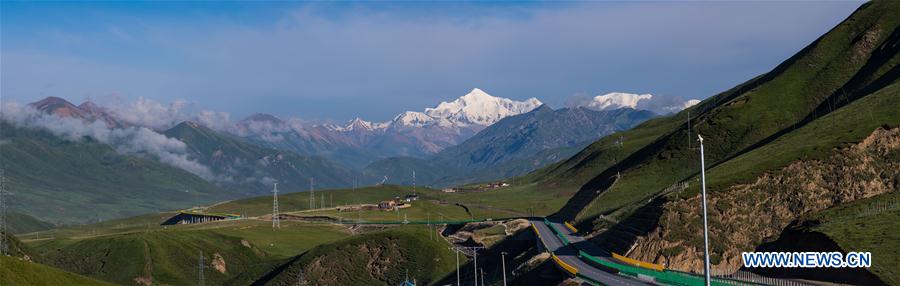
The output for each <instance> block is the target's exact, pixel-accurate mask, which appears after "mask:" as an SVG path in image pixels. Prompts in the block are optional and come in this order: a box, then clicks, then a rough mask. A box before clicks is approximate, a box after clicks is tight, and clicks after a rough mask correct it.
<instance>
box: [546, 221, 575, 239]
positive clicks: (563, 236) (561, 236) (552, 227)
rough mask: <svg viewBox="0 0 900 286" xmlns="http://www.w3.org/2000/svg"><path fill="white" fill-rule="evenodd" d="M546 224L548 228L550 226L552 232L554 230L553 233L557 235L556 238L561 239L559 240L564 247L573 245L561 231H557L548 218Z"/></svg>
mask: <svg viewBox="0 0 900 286" xmlns="http://www.w3.org/2000/svg"><path fill="white" fill-rule="evenodd" d="M544 223H545V224H547V226H549V227H550V229H551V230H553V233H555V234H556V237H559V239H560V240H562V242H563V245H569V244H571V243H570V242H569V239H568V238H566V235H565V234H563V233H562V232H561V231H559V229H557V228H556V227H555V226H553V224H552V223H550V221H548V220H547V219H546V218H545V219H544Z"/></svg>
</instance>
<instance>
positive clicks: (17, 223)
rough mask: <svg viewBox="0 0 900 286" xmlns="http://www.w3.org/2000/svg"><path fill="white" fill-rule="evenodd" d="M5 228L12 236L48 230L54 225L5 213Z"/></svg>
mask: <svg viewBox="0 0 900 286" xmlns="http://www.w3.org/2000/svg"><path fill="white" fill-rule="evenodd" d="M6 224H7V225H6V227H7V229H9V232H10V233H12V234H20V233H28V232H35V231H42V230H48V229H51V228H53V227H54V226H55V225H53V224H52V223H49V222H46V221H42V220H39V219H37V218H34V217H32V216H30V215H27V214H23V213H18V212H15V211H7V212H6Z"/></svg>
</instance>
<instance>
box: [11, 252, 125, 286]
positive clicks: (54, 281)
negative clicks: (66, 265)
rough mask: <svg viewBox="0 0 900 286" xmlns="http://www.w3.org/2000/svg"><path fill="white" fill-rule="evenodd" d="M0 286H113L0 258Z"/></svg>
mask: <svg viewBox="0 0 900 286" xmlns="http://www.w3.org/2000/svg"><path fill="white" fill-rule="evenodd" d="M0 285H34V286H44V285H46V286H53V285H85V286H92V285H115V284H112V283H108V282H103V281H99V280H96V279H92V278H88V277H84V276H81V275H78V274H74V273H69V272H65V271H62V270H59V269H56V268H53V267H49V266H46V265H42V264H37V263H34V262H28V261H24V260H20V259H17V258H13V257H9V256H0Z"/></svg>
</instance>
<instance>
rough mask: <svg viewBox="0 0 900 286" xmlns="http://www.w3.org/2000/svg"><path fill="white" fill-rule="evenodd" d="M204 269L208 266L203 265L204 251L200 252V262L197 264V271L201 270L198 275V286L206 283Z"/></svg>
mask: <svg viewBox="0 0 900 286" xmlns="http://www.w3.org/2000/svg"><path fill="white" fill-rule="evenodd" d="M204 267H206V266H205V265H203V251H202V250H201V251H200V260H199V261H198V263H197V269H199V271H198V273H197V285H198V286H203V283H204V281H203V280H204V279H203V268H204Z"/></svg>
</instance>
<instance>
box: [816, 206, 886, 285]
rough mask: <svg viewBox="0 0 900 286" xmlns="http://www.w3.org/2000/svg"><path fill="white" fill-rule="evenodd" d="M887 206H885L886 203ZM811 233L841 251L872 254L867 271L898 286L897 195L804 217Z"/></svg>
mask: <svg viewBox="0 0 900 286" xmlns="http://www.w3.org/2000/svg"><path fill="white" fill-rule="evenodd" d="M886 203H889V204H886ZM806 219H808V220H816V221H818V225H816V226H814V227H812V229H811V230H812V231H816V232H821V233H824V234H825V235H827V236H828V237H829V238H831V239H832V240H834V241H835V242H836V243H837V244H838V245H839V246H840V247H841V249H843V250H844V251H870V252H872V260H873V262H872V268H871V270H870V271H871V272H872V273H874V274H875V275H878V277H880V278H882V279H883V280H884V281H885V282H886V283H888V284H890V285H898V284H900V271H898V270H897V269H900V260H898V259H896V258H897V257H900V243H898V241H900V232H897V231H896V230H898V229H900V193H896V192H894V193H887V194H884V195H881V196H877V197H872V198H868V199H863V200H859V201H856V202H853V203H850V204H847V205H843V206H839V207H835V208H832V209H828V210H826V211H822V212H819V213H817V214H814V215H812V216H810V217H809V218H806Z"/></svg>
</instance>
